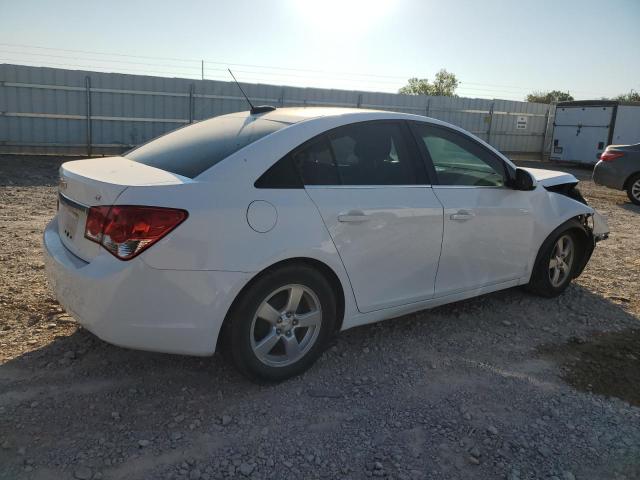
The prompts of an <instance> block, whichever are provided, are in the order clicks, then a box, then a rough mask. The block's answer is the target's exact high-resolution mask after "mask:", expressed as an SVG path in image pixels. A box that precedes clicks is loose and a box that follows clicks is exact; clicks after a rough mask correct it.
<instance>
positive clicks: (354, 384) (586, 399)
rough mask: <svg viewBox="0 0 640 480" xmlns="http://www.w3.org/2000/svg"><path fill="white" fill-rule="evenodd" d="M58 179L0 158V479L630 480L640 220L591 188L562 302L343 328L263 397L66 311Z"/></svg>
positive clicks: (507, 298) (435, 313)
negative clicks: (579, 252) (586, 248)
mask: <svg viewBox="0 0 640 480" xmlns="http://www.w3.org/2000/svg"><path fill="white" fill-rule="evenodd" d="M66 160H68V158H58V159H56V158H52V157H48V158H43V157H27V156H21V157H0V266H1V267H0V480H5V479H6V480H16V479H25V480H32V479H39V478H43V479H49V478H59V479H60V480H65V479H73V478H89V477H92V478H94V479H98V478H103V479H104V480H109V479H119V478H126V479H127V480H136V479H141V480H146V479H151V478H153V479H157V478H163V479H165V478H166V479H175V480H178V479H179V480H186V479H189V478H194V479H196V478H197V479H201V480H207V479H208V480H213V479H218V478H231V477H232V478H252V479H271V478H277V479H283V480H286V479H292V480H293V479H299V478H352V479H368V478H372V477H380V478H395V479H407V480H410V479H416V478H478V479H482V480H489V479H491V480H493V479H495V478H506V479H509V480H531V479H538V478H559V479H560V478H562V479H571V478H576V479H578V480H585V479H594V480H596V479H597V480H602V479H614V480H623V479H626V480H630V479H637V478H640V408H639V407H637V406H634V404H630V403H628V402H631V400H628V402H624V401H622V400H619V399H618V398H615V397H613V395H619V396H621V397H622V398H626V397H628V393H627V392H624V391H623V392H619V391H618V390H617V389H618V388H619V387H624V386H625V384H626V383H628V384H629V385H630V386H634V387H636V390H633V391H632V392H631V393H632V394H633V395H634V398H635V399H637V398H638V397H637V393H638V390H637V387H638V385H640V379H639V378H638V376H637V373H638V372H640V365H638V362H637V360H634V359H632V358H629V357H628V356H625V355H629V354H630V355H634V356H636V357H638V356H640V353H639V352H638V333H637V332H638V331H640V321H639V319H640V283H639V282H638V281H637V278H638V271H639V269H640V242H638V238H639V237H638V235H639V233H638V232H640V207H636V206H634V205H631V204H630V203H629V202H628V200H627V198H626V195H625V194H624V193H622V192H616V191H613V190H609V189H606V188H603V187H599V186H597V185H594V184H593V183H592V182H591V181H590V180H589V172H588V171H586V170H571V171H572V173H576V174H577V175H578V176H579V177H581V180H584V181H582V182H581V189H582V191H583V193H584V195H585V197H586V198H587V200H588V201H589V202H590V203H591V204H592V205H593V206H594V207H595V208H597V209H598V210H600V211H602V212H603V213H605V214H606V215H607V216H608V218H609V224H610V226H611V237H610V238H609V240H607V241H605V242H601V243H600V244H599V245H598V247H597V248H596V250H595V252H594V254H593V257H592V259H591V261H590V262H589V264H588V265H587V268H586V269H585V271H584V272H583V274H582V275H581V276H580V278H578V279H577V280H576V281H575V282H574V283H573V285H571V286H570V287H569V288H568V289H567V291H566V292H565V293H564V294H563V295H561V296H560V297H558V298H554V299H545V298H539V297H535V296H532V295H529V294H527V293H526V292H524V291H522V290H521V289H510V290H505V291H501V292H496V293H494V294H491V295H485V296H482V297H479V298H474V299H470V300H467V301H465V302H458V303H455V304H451V305H446V306H442V307H439V308H437V309H433V310H429V311H425V312H418V313H416V314H413V315H408V316H405V317H403V318H399V319H395V320H393V321H388V322H383V323H380V324H376V325H367V326H364V327H361V328H356V329H352V330H349V331H347V332H343V333H342V334H341V335H340V336H339V337H338V339H337V341H336V343H335V344H334V345H333V346H332V347H331V348H330V349H329V350H327V351H326V352H325V353H324V354H323V355H322V357H321V358H320V360H319V361H318V363H317V364H316V365H314V367H313V368H312V369H311V370H309V371H308V372H306V373H305V374H304V375H302V376H300V377H298V378H295V379H292V380H290V381H288V382H284V383H282V384H279V385H274V386H269V387H263V386H256V385H253V384H251V383H248V382H247V381H246V380H245V379H244V378H242V377H240V376H239V375H238V374H237V373H236V372H235V370H234V369H233V368H232V367H231V366H230V365H229V364H228V363H227V362H225V361H223V360H222V358H220V357H219V356H214V357H213V358H194V357H184V356H179V355H161V354H154V353H148V352H137V351H132V350H125V349H122V348H118V347H115V346H113V345H109V344H107V343H105V342H102V341H101V340H99V339H98V338H96V337H95V336H93V335H91V334H90V333H88V332H87V331H86V330H83V329H81V328H79V327H78V326H77V324H76V323H75V321H74V320H73V318H72V317H71V316H69V315H68V314H67V313H66V312H64V310H63V309H62V308H61V307H60V305H58V303H57V302H56V300H55V298H54V297H53V296H52V294H51V292H50V291H49V289H48V288H47V283H46V278H45V274H44V265H43V261H42V231H43V229H44V227H45V225H46V224H47V222H48V221H49V220H50V219H51V218H52V217H53V216H54V215H55V211H56V184H57V171H58V167H59V165H60V163H61V162H62V161H66ZM536 166H542V168H551V169H558V166H556V165H549V164H546V165H536ZM560 169H563V168H562V167H560ZM594 332H599V333H597V334H595V335H594ZM621 332H624V333H621ZM629 332H632V335H631V333H629ZM572 338H578V339H584V340H580V341H579V342H581V341H584V343H579V342H578V343H575V342H574V343H571V342H570V339H572ZM631 339H633V340H631ZM631 341H632V342H633V344H632V345H631V344H629V342H631ZM539 345H547V346H548V347H549V350H548V354H547V356H546V357H545V356H542V355H541V353H540V351H539V350H537V348H538V347H539ZM558 345H559V347H557V346H558ZM552 346H556V347H552ZM559 368H560V372H561V374H566V375H567V376H566V379H567V380H566V381H563V380H562V379H561V378H559V375H558V372H559ZM573 378H575V379H576V380H572V379H573ZM612 378H614V379H615V380H614V381H611V379H612ZM625 379H626V380H625ZM607 382H609V383H607ZM589 384H591V392H593V393H594V394H586V393H585V392H584V391H583V387H584V388H585V389H586V388H587V387H588V386H589ZM571 385H574V386H575V387H576V388H574V387H573V386H571ZM598 393H602V394H603V395H598ZM635 405H637V403H636V404H635Z"/></svg>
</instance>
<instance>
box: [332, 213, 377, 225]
mask: <svg viewBox="0 0 640 480" xmlns="http://www.w3.org/2000/svg"><path fill="white" fill-rule="evenodd" d="M370 219H371V217H369V216H367V214H365V213H364V212H363V211H361V210H350V211H348V212H347V213H341V214H339V215H338V221H339V222H342V223H361V222H366V221H368V220H370Z"/></svg>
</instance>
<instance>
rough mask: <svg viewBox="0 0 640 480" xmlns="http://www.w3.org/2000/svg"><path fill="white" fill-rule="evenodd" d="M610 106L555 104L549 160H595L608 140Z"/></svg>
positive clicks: (592, 162)
mask: <svg viewBox="0 0 640 480" xmlns="http://www.w3.org/2000/svg"><path fill="white" fill-rule="evenodd" d="M613 109H614V107H613V106H611V105H607V106H584V107H582V106H566V107H558V108H557V109H556V118H555V122H554V127H553V145H552V148H551V160H562V161H565V162H577V163H585V164H590V165H594V164H595V163H597V161H598V158H599V157H600V154H601V153H602V152H603V151H604V149H605V148H606V146H607V142H608V141H609V127H610V124H611V115H612V113H613Z"/></svg>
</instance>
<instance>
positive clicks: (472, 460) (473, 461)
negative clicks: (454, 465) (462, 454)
mask: <svg viewBox="0 0 640 480" xmlns="http://www.w3.org/2000/svg"><path fill="white" fill-rule="evenodd" d="M467 460H469V463H470V464H472V465H480V460H478V459H477V458H476V457H474V456H471V455H469V457H468V458H467Z"/></svg>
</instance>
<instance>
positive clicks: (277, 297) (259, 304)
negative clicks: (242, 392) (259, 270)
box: [226, 265, 337, 382]
mask: <svg viewBox="0 0 640 480" xmlns="http://www.w3.org/2000/svg"><path fill="white" fill-rule="evenodd" d="M336 312H337V309H336V297H335V293H334V289H333V288H332V287H331V285H330V284H329V282H328V281H327V279H326V278H325V277H324V276H323V275H322V274H321V273H320V272H318V271H317V270H315V269H314V268H312V267H310V266H307V265H288V266H284V267H281V268H278V269H276V270H273V271H270V272H267V273H266V274H264V275H262V276H261V277H258V279H257V280H256V281H255V282H254V283H253V284H251V285H250V286H249V288H248V289H247V290H246V291H244V292H243V293H242V294H241V296H240V297H239V298H238V300H237V301H236V302H235V306H234V308H233V309H232V312H231V313H230V317H229V321H230V323H229V327H228V332H227V333H228V335H227V340H226V343H227V345H226V347H227V348H228V349H229V350H230V351H229V353H230V354H231V355H230V356H231V358H232V360H233V363H234V364H235V366H236V368H237V369H238V370H239V371H240V372H241V373H242V374H244V375H245V376H247V377H249V378H250V379H252V380H254V381H260V382H279V381H282V380H285V379H287V378H290V377H293V376H295V375H298V374H300V373H302V372H304V371H305V370H307V369H308V368H309V367H310V366H311V365H313V363H314V362H315V361H316V359H317V358H318V357H319V356H320V354H321V353H322V352H323V351H324V349H325V347H326V345H327V344H328V342H329V339H330V337H331V335H332V334H333V333H334V331H335V324H336Z"/></svg>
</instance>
